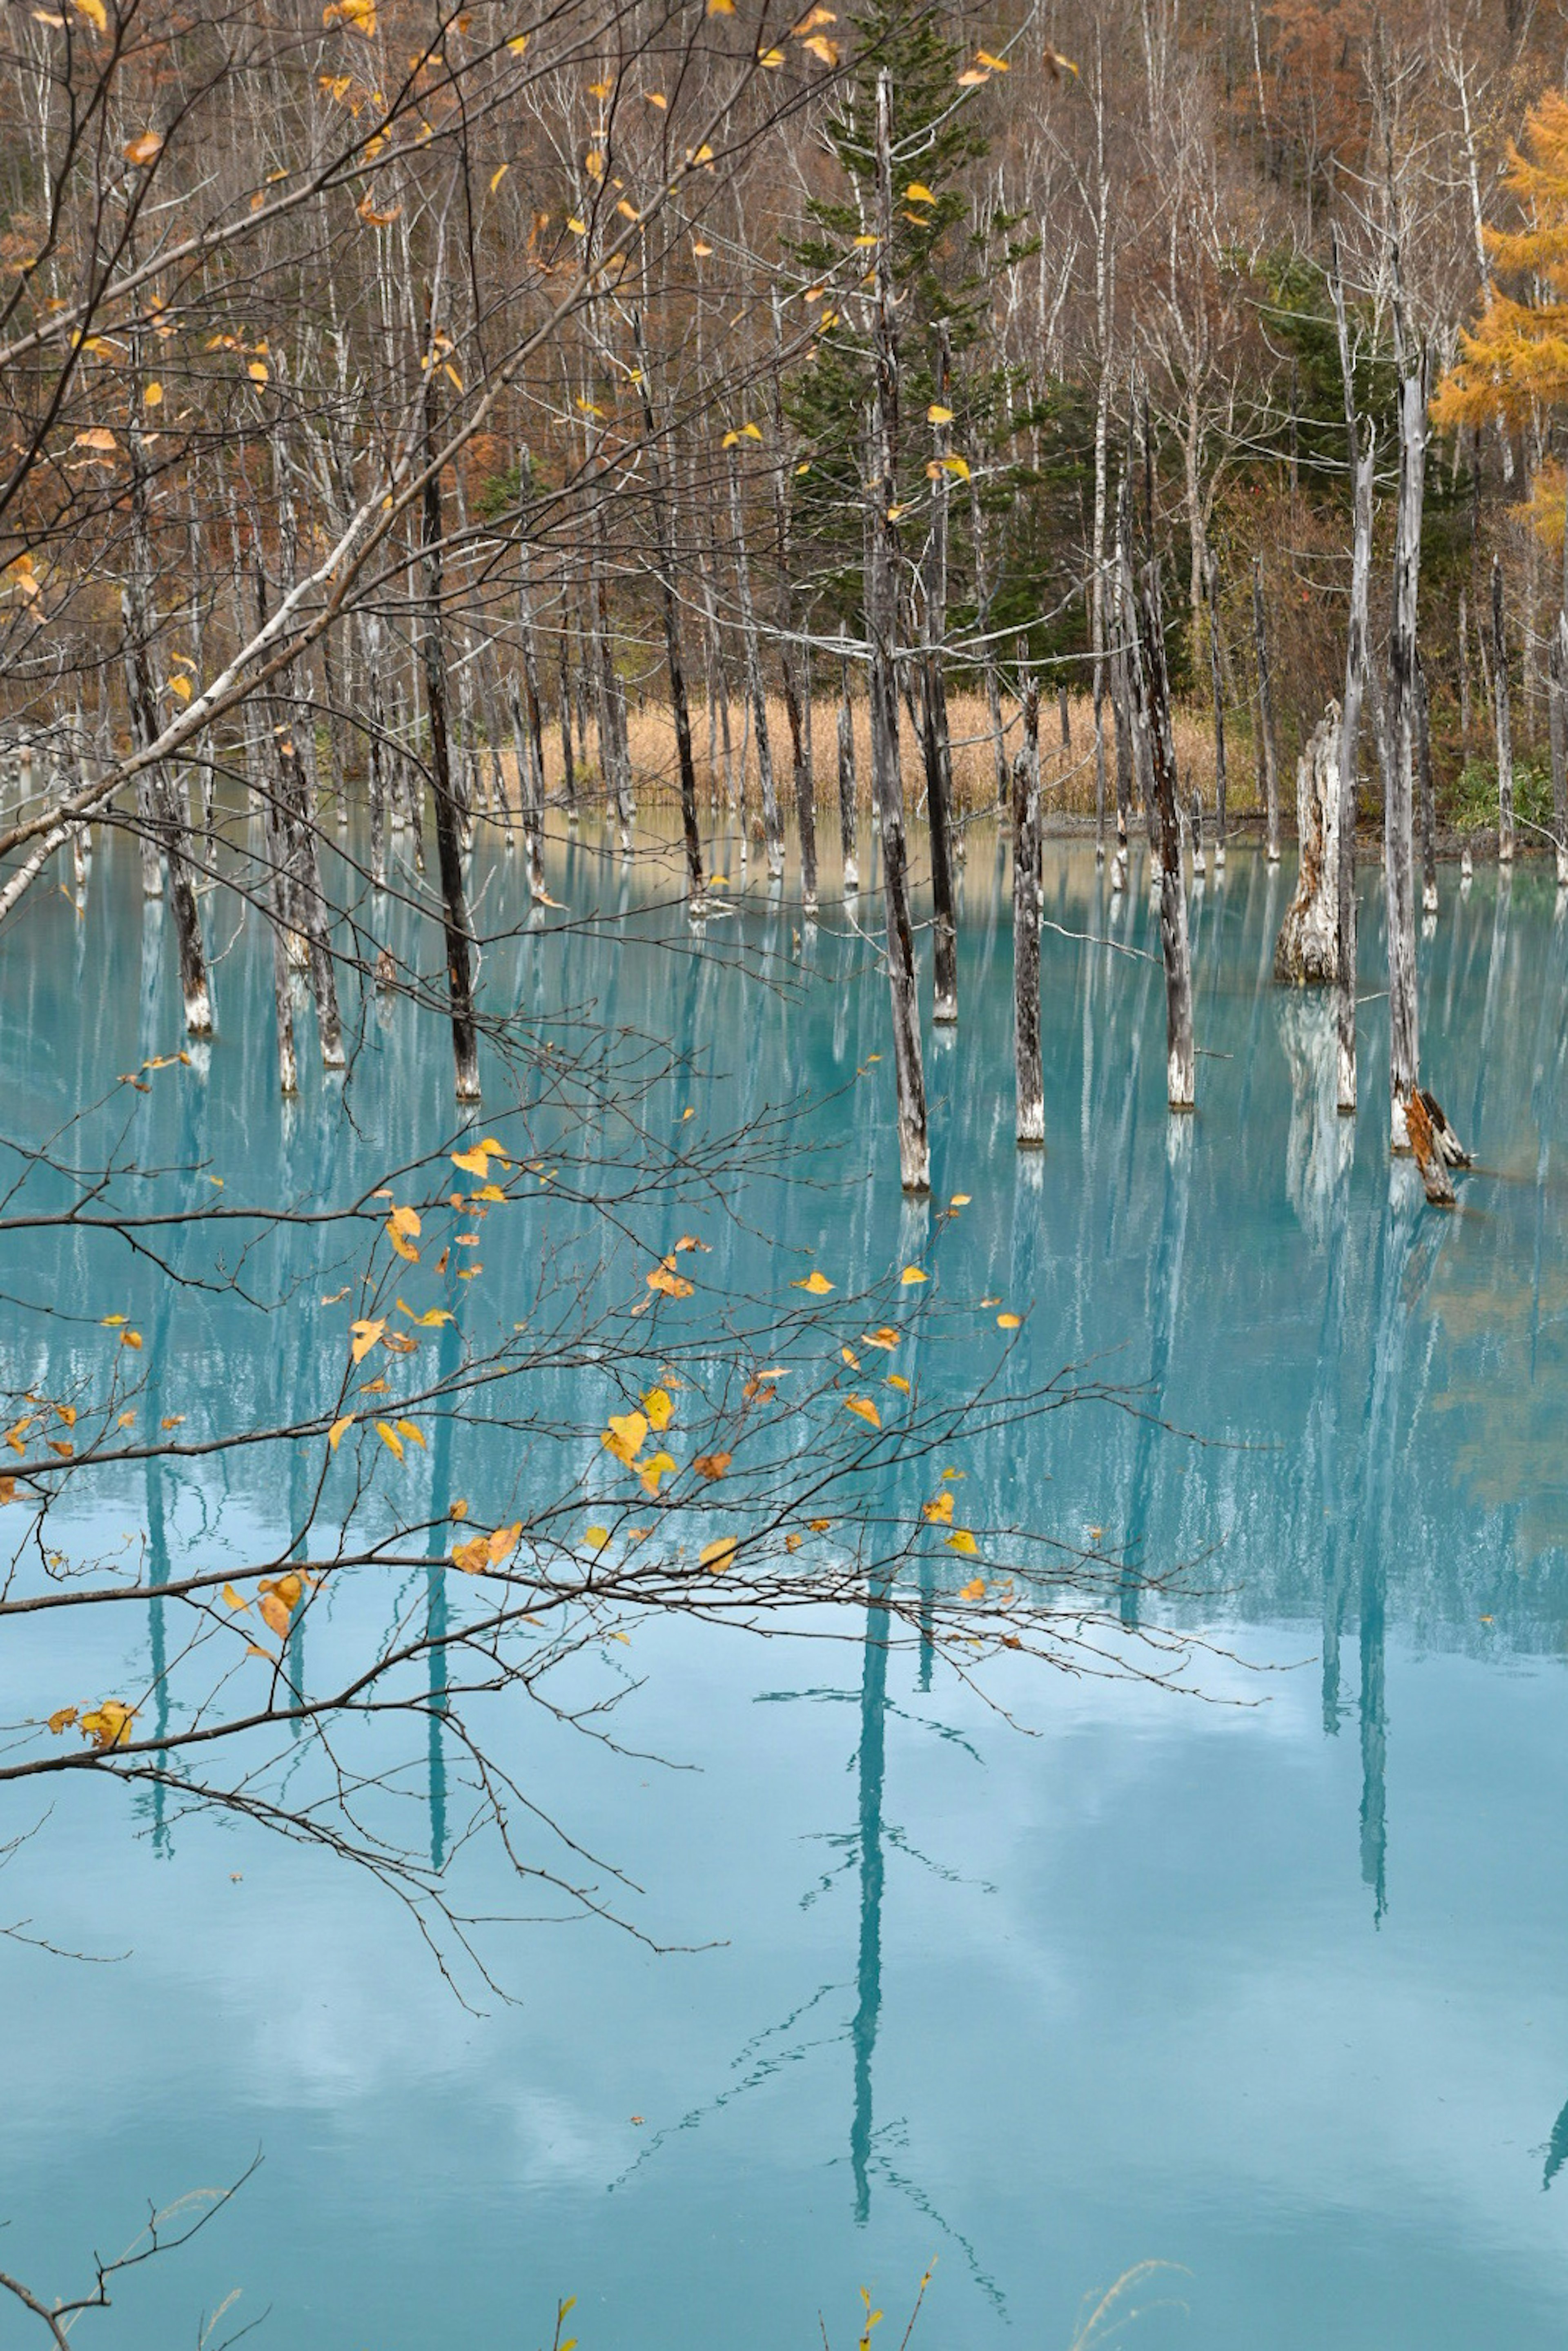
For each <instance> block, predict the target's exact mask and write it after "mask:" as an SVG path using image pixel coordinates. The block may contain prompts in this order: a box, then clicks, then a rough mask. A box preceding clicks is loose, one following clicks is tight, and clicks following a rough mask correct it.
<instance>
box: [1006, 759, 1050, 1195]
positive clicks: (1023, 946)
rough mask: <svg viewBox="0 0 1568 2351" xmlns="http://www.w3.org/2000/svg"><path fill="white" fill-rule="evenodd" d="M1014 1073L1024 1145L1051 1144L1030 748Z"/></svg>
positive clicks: (1016, 829)
mask: <svg viewBox="0 0 1568 2351" xmlns="http://www.w3.org/2000/svg"><path fill="white" fill-rule="evenodd" d="M1012 818H1013V1070H1014V1073H1015V1076H1016V1079H1017V1083H1018V1118H1017V1134H1018V1141H1019V1144H1020V1146H1022V1147H1024V1148H1028V1147H1030V1146H1037V1145H1039V1144H1042V1143H1043V1142H1044V1141H1045V1080H1044V1076H1043V1074H1042V1071H1041V1068H1040V886H1039V884H1038V883H1037V882H1036V880H1035V860H1036V855H1037V851H1038V841H1037V834H1038V831H1039V827H1040V810H1039V804H1038V799H1037V796H1036V793H1035V790H1034V783H1033V778H1032V777H1031V775H1030V757H1029V752H1028V751H1027V749H1025V750H1020V751H1019V753H1018V754H1017V756H1016V757H1015V758H1014V760H1013V809H1012Z"/></svg>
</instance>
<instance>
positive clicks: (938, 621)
mask: <svg viewBox="0 0 1568 2351" xmlns="http://www.w3.org/2000/svg"><path fill="white" fill-rule="evenodd" d="M936 338H937V339H936V382H935V389H936V413H937V418H938V422H937V423H936V424H935V425H934V427H933V443H934V462H935V464H936V480H935V482H934V484H933V486H932V497H931V535H930V538H929V540H928V542H927V546H926V550H925V583H924V584H925V661H924V663H923V664H922V671H921V684H922V687H923V693H922V696H921V701H922V712H921V716H922V719H923V721H924V724H923V726H922V735H923V737H924V750H925V802H926V810H927V820H928V823H929V826H930V833H931V899H932V915H933V927H934V952H933V956H932V979H933V990H932V995H933V1001H932V1011H931V1018H932V1019H933V1021H935V1022H937V1023H939V1024H941V1025H943V1026H945V1027H950V1026H951V1025H952V1024H953V1023H955V1022H956V1019H957V1018H958V920H957V914H956V908H955V906H954V903H953V847H952V797H953V752H952V744H951V740H950V737H949V734H948V727H947V683H946V676H945V674H944V672H943V660H942V648H943V641H944V639H945V638H946V633H947V465H946V459H947V457H948V455H949V454H950V452H949V444H950V441H951V437H952V436H951V434H949V432H948V429H947V426H946V423H944V422H942V421H940V420H941V419H942V418H943V417H945V415H946V407H945V404H944V403H945V402H946V396H947V365H948V341H947V330H946V328H945V327H939V328H938V329H937V330H936Z"/></svg>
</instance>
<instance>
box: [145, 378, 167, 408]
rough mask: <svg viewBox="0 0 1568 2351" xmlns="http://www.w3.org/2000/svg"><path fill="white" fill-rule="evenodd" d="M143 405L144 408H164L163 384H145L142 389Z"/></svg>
mask: <svg viewBox="0 0 1568 2351" xmlns="http://www.w3.org/2000/svg"><path fill="white" fill-rule="evenodd" d="M141 404H142V406H143V408H162V405H163V387H162V384H161V383H147V384H143V385H142V387H141Z"/></svg>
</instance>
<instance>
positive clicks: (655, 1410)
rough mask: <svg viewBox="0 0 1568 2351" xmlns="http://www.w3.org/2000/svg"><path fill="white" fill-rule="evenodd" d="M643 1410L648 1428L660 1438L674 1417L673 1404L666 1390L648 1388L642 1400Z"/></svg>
mask: <svg viewBox="0 0 1568 2351" xmlns="http://www.w3.org/2000/svg"><path fill="white" fill-rule="evenodd" d="M643 1411H644V1412H645V1413H646V1414H647V1416H648V1426H649V1427H650V1428H652V1429H656V1430H657V1431H658V1433H659V1434H660V1436H663V1435H664V1430H665V1429H666V1428H668V1426H669V1425H670V1423H671V1421H672V1420H673V1419H674V1411H675V1406H674V1399H673V1398H672V1396H671V1395H670V1392H669V1390H668V1388H650V1389H649V1390H648V1393H647V1395H645V1396H644V1397H643Z"/></svg>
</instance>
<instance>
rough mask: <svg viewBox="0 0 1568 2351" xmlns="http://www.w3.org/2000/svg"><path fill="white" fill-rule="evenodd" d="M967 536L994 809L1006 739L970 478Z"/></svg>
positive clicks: (981, 527) (1002, 789)
mask: <svg viewBox="0 0 1568 2351" xmlns="http://www.w3.org/2000/svg"><path fill="white" fill-rule="evenodd" d="M969 536H970V538H972V539H973V541H974V548H975V631H976V634H977V636H978V637H979V639H980V666H981V669H982V671H983V672H984V674H985V680H986V709H987V711H988V715H989V717H990V722H991V757H992V759H993V761H994V762H995V766H996V777H997V806H998V808H999V809H1005V808H1006V806H1007V804H1008V739H1007V730H1006V729H1005V727H1004V726H1003V725H1002V689H1001V679H1000V674H999V673H998V668H997V649H996V646H995V644H994V643H993V642H992V639H991V586H990V581H989V580H988V576H987V571H986V524H985V517H984V516H983V515H982V513H981V512H980V486H979V484H978V482H977V480H976V479H975V477H974V475H973V474H971V475H970V476H969Z"/></svg>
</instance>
